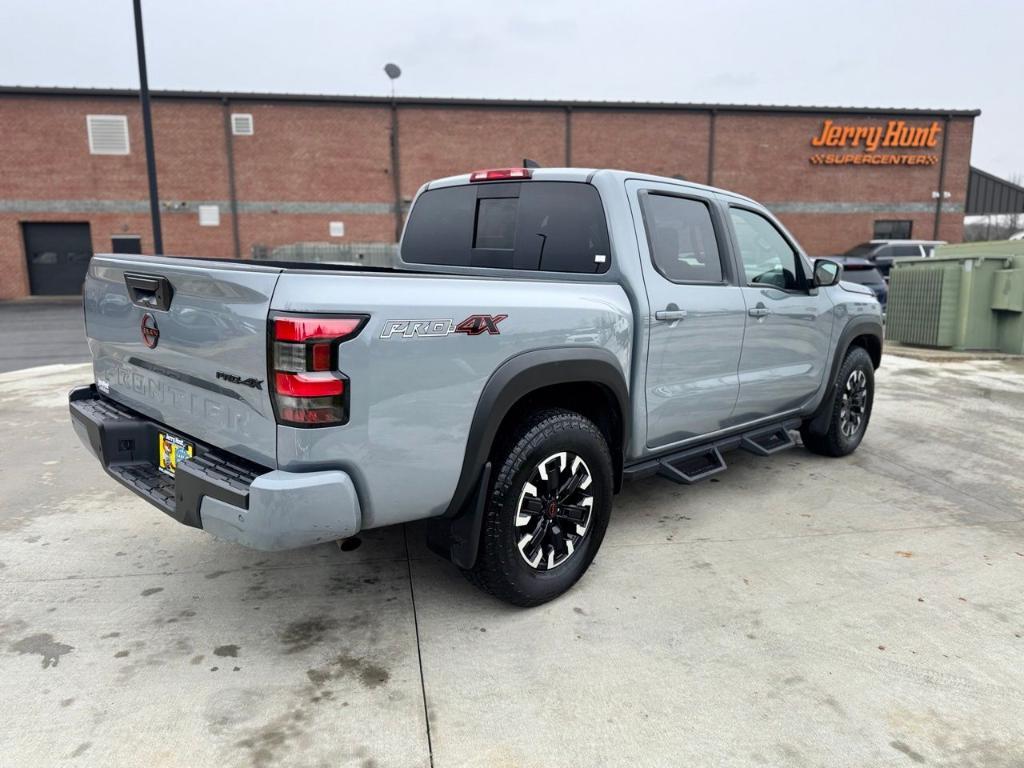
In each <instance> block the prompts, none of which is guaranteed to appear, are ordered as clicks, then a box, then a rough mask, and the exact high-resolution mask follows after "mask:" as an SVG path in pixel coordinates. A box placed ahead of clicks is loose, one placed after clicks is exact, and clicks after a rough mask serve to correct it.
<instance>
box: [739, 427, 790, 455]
mask: <svg viewBox="0 0 1024 768" xmlns="http://www.w3.org/2000/svg"><path fill="white" fill-rule="evenodd" d="M795 445H796V441H794V440H793V438H792V436H790V434H789V432H788V431H787V430H786V429H785V427H776V428H775V429H770V430H766V431H764V432H753V433H750V434H747V435H744V436H743V441H742V442H741V443H740V448H742V449H743V450H745V451H749V452H750V453H753V454H756V455H758V456H771V455H772V454H773V453H778V452H779V451H784V450H786V449H787V448H792V447H793V446H795Z"/></svg>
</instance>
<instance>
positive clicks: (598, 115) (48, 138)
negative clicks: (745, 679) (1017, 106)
mask: <svg viewBox="0 0 1024 768" xmlns="http://www.w3.org/2000/svg"><path fill="white" fill-rule="evenodd" d="M227 110H228V112H245V113H249V114H252V116H253V122H254V128H255V132H254V135H253V136H235V137H232V147H233V154H234V163H235V183H236V193H237V198H238V201H239V210H240V213H239V217H238V229H239V239H240V242H239V246H240V248H239V250H240V252H241V254H242V255H243V256H246V255H249V254H250V253H251V250H252V248H253V246H255V245H266V246H275V245H284V244H288V243H294V242H301V241H314V242H322V241H333V242H341V243H344V242H387V241H390V240H391V239H392V238H393V235H394V228H395V220H394V216H393V214H392V212H391V211H392V207H393V204H394V190H393V186H392V179H391V157H390V138H389V132H390V126H391V108H390V106H389V105H388V104H386V103H371V104H356V103H344V102H329V103H321V102H293V101H265V102H262V101H234V102H230V103H229V104H228V106H227ZM88 114H118V115H126V116H127V117H128V124H129V133H130V142H131V154H129V155H127V156H109V155H90V154H89V148H88V139H87V133H86V115H88ZM224 117H225V106H224V104H223V103H222V102H221V101H220V100H219V99H186V98H169V97H158V98H156V99H155V100H154V106H153V120H154V132H155V142H156V149H157V169H158V176H159V182H160V195H161V201H162V203H163V205H164V207H165V210H164V212H163V215H162V222H163V230H164V249H165V251H166V252H167V253H171V254H190V255H200V256H207V257H226V256H232V255H234V237H233V233H232V221H231V216H230V209H229V207H228V204H227V201H228V200H229V199H230V187H229V170H228V159H227V151H226V150H227V148H226V137H225V127H224ZM829 117H835V119H836V120H837V121H841V122H842V123H843V124H844V125H854V126H856V125H878V124H884V122H885V121H886V119H888V118H887V116H866V117H865V116H857V115H841V116H834V115H830V114H828V113H822V114H793V113H778V112H776V113H768V112H766V113H734V112H719V113H717V115H716V116H715V118H714V137H715V140H714V178H713V183H714V184H715V185H716V186H720V187H724V188H727V189H733V190H735V191H737V192H740V193H743V194H747V195H750V196H752V197H754V198H756V199H758V200H761V201H762V202H764V203H766V204H768V205H769V206H773V205H775V206H777V210H778V211H779V215H780V217H781V218H782V220H783V221H784V222H785V223H786V225H787V226H788V227H790V228H791V230H792V231H793V232H794V234H795V235H796V236H797V238H798V239H800V241H801V242H802V243H803V245H804V246H805V248H806V249H807V250H808V251H809V252H811V253H833V252H837V251H840V250H843V249H844V248H846V247H849V246H850V245H852V244H855V243H857V242H860V241H862V240H865V239H868V238H870V237H871V234H872V224H873V222H874V221H875V220H876V219H880V218H896V219H911V220H912V221H913V222H914V224H913V227H914V230H913V234H914V236H915V237H931V236H932V229H933V226H934V201H933V200H932V197H931V193H932V191H933V190H936V189H938V166H921V167H871V166H843V167H825V166H812V165H811V164H810V163H809V161H808V158H809V156H810V155H811V154H812V153H813V152H815V151H819V150H815V149H814V148H812V147H811V145H810V140H811V138H812V137H813V136H816V135H817V134H818V133H819V132H820V129H821V124H822V121H823V120H824V119H827V118H829ZM894 117H896V116H894ZM398 119H399V135H400V172H401V182H402V189H401V195H402V198H403V199H406V200H407V199H409V198H411V197H412V196H413V195H414V194H415V191H416V189H417V188H418V187H419V186H420V185H421V184H423V183H424V182H426V181H428V180H430V179H432V178H437V177H441V176H447V175H451V174H456V173H463V172H465V171H468V170H473V169H477V168H487V167H496V166H508V165H516V164H518V163H519V162H520V161H521V160H522V159H523V158H524V157H529V158H531V159H533V160H537V161H538V162H540V163H541V164H542V165H548V166H558V165H562V164H564V163H565V160H566V152H567V143H569V144H571V163H572V164H573V165H578V166H583V167H613V168H626V169H633V170H637V171H645V172H650V173H657V174H663V175H666V176H682V177H684V178H686V179H689V180H693V181H698V182H702V183H703V182H707V180H708V161H709V153H710V145H711V125H712V117H711V114H710V112H707V111H684V110H630V109H614V108H607V109H606V108H593V107H584V106H580V107H575V108H573V109H572V110H571V116H570V117H569V120H568V121H567V110H566V109H565V108H564V107H562V106H560V105H551V106H546V105H543V106H531V107H507V106H499V105H487V104H481V105H473V106H443V107H442V106H433V105H427V104H402V105H400V107H399V111H398ZM904 119H906V120H907V121H908V123H909V124H911V125H915V126H927V125H929V124H930V123H931V121H932V118H930V117H929V118H921V117H907V118H904ZM567 123H568V124H569V126H570V128H569V131H568V134H567ZM0 127H2V132H3V138H4V140H3V141H2V142H0V179H2V183H0V299H8V298H17V297H21V296H25V295H27V294H28V280H27V274H26V267H25V253H24V246H23V242H22V233H21V226H20V223H21V222H26V221H53V222H83V221H84V222H88V223H89V224H90V227H91V233H92V240H93V249H94V250H95V251H97V252H104V251H109V250H110V248H111V245H110V239H111V236H113V235H121V234H133V235H139V236H141V238H142V245H143V249H144V251H151V250H152V238H151V231H150V225H149V217H148V213H147V211H148V208H147V205H148V203H147V200H148V197H147V196H148V186H147V181H146V166H145V153H144V145H143V140H142V126H141V119H140V117H139V109H138V102H137V99H135V98H133V97H122V96H102V97H100V96H91V95H90V96H63V95H32V96H28V95H3V96H0ZM972 128H973V120H972V119H971V118H967V117H964V118H954V119H953V120H952V121H951V123H950V125H949V130H948V137H946V136H943V138H944V139H945V140H947V141H948V142H949V144H948V150H947V155H948V156H947V170H946V185H945V186H946V189H948V190H950V191H951V192H952V193H953V197H952V199H951V200H950V201H949V202H950V203H953V204H956V205H960V206H962V204H963V202H964V196H965V193H966V186H967V174H968V165H969V157H970V146H971V132H972ZM945 133H947V132H946V131H943V134H945ZM940 150H941V147H939V148H936V149H933V150H928V151H930V152H934V153H937V152H938V151H940ZM906 151H912V150H906ZM61 201H67V202H66V203H63V202H61ZM200 202H214V203H219V204H221V217H220V225H219V226H216V227H201V226H199V224H198V217H197V205H198V204H199V203H200ZM851 204H855V205H856V206H859V207H857V208H856V209H855V210H853V211H852V212H851V211H850V210H847V209H846V208H844V207H843V206H844V205H845V206H847V208H848V207H849V205H851ZM808 206H809V207H808ZM330 221H343V222H344V223H345V237H344V238H343V239H341V240H333V239H332V238H330V237H329V235H328V224H329V222H330ZM962 222H963V217H962V214H960V213H957V212H947V213H945V214H944V215H943V217H942V222H941V230H940V237H941V238H943V239H947V240H952V241H956V240H959V239H960V238H961V236H962Z"/></svg>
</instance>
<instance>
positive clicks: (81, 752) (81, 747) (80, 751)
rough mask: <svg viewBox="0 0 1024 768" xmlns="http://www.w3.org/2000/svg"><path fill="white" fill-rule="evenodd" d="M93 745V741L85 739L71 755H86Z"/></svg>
mask: <svg viewBox="0 0 1024 768" xmlns="http://www.w3.org/2000/svg"><path fill="white" fill-rule="evenodd" d="M91 746H92V742H91V741H85V742H83V743H81V744H79V745H78V747H77V748H76V749H75V751H74V752H72V753H71V757H81V756H82V755H84V754H85V753H86V752H87V751H88V750H89V747H91Z"/></svg>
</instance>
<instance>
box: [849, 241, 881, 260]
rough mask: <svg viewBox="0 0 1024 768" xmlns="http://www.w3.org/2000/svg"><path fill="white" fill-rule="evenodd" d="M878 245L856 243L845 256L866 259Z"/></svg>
mask: <svg viewBox="0 0 1024 768" xmlns="http://www.w3.org/2000/svg"><path fill="white" fill-rule="evenodd" d="M877 249H878V246H877V245H875V244H874V243H861V244H860V245H855V246H853V248H851V249H850V250H848V251H846V252H845V253H844V254H843V256H850V257H852V258H855V259H866V258H869V257H870V256H871V255H872V254H873V253H874V252H875V251H876V250H877Z"/></svg>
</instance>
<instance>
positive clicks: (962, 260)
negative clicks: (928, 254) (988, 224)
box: [885, 240, 1024, 355]
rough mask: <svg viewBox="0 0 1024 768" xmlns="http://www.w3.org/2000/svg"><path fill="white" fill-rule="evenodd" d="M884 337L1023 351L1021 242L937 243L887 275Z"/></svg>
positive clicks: (1023, 249) (1023, 253) (1023, 244)
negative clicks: (932, 251)
mask: <svg viewBox="0 0 1024 768" xmlns="http://www.w3.org/2000/svg"><path fill="white" fill-rule="evenodd" d="M885 335H886V338H887V339H889V340H890V341H898V342H900V343H901V344H910V345H913V346H922V347H939V348H946V349H962V350H971V349H973V350H999V351H1000V352H1008V353H1011V354H1018V355H1019V354H1024V241H1021V240H1007V241H1002V242H995V243H964V244H962V245H944V246H941V247H940V248H939V249H938V250H937V251H936V254H935V256H933V257H932V258H922V259H902V260H899V261H897V262H895V263H894V264H893V267H892V270H891V271H890V275H889V305H888V307H887V312H886V331H885Z"/></svg>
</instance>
